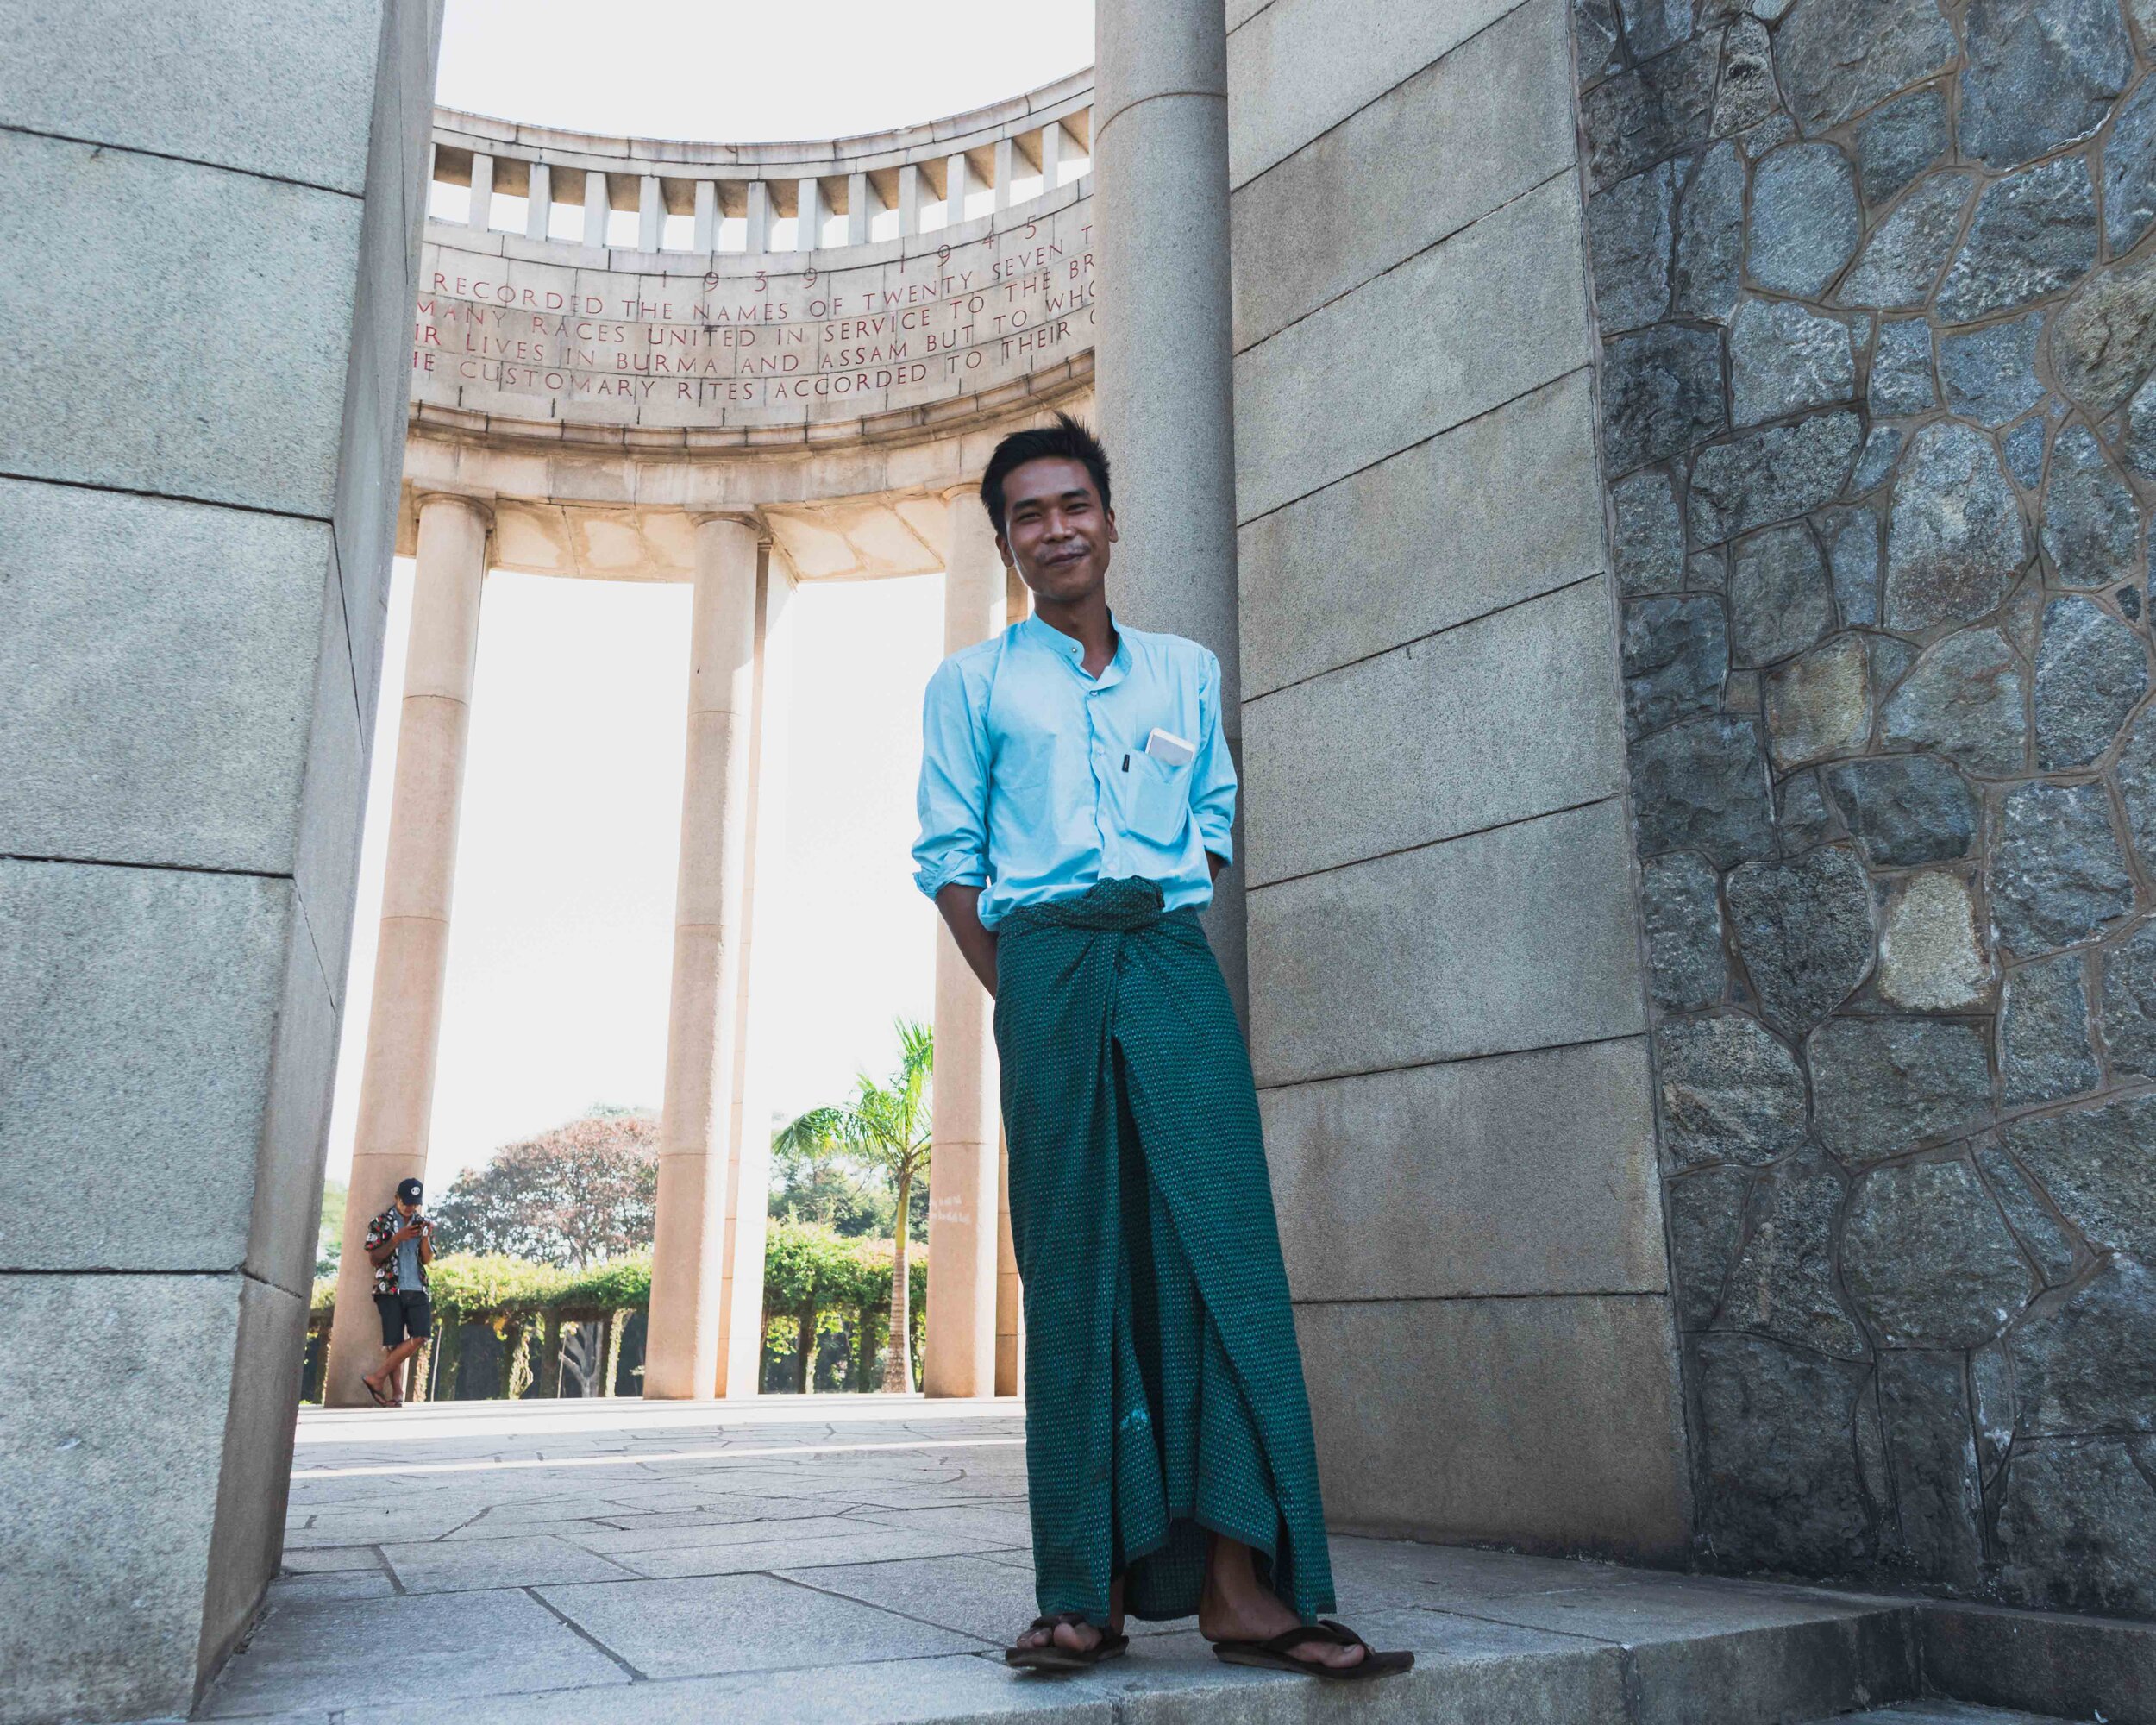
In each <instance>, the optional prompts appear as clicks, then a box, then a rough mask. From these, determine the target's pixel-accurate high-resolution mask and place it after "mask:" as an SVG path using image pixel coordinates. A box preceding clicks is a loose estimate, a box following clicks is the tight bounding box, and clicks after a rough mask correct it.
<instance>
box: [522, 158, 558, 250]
mask: <svg viewBox="0 0 2156 1725" xmlns="http://www.w3.org/2000/svg"><path fill="white" fill-rule="evenodd" d="M553 217H554V170H553V169H552V168H550V167H548V166H547V165H546V163H544V162H534V163H532V165H531V166H530V170H529V173H528V178H527V179H526V180H525V183H524V237H525V238H526V239H527V240H543V239H545V238H546V237H547V226H548V223H549V222H551V221H552V220H553Z"/></svg>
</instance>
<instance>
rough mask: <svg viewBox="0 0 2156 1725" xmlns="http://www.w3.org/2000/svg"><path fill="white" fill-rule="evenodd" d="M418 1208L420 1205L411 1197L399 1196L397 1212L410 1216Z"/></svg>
mask: <svg viewBox="0 0 2156 1725" xmlns="http://www.w3.org/2000/svg"><path fill="white" fill-rule="evenodd" d="M418 1208H419V1206H418V1205H417V1204H415V1203H413V1202H412V1201H411V1199H409V1198H399V1199H398V1201H397V1214H398V1215H400V1216H409V1215H411V1214H412V1213H413V1212H414V1211H416V1210H417V1209H418Z"/></svg>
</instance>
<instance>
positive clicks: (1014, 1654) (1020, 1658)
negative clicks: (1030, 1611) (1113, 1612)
mask: <svg viewBox="0 0 2156 1725" xmlns="http://www.w3.org/2000/svg"><path fill="white" fill-rule="evenodd" d="M1085 1621H1086V1614H1085V1613H1084V1612H1082V1611H1058V1612H1057V1613H1056V1615H1054V1616H1052V1617H1036V1618H1035V1619H1034V1620H1033V1621H1032V1622H1031V1623H1028V1624H1027V1625H1026V1626H1025V1627H1026V1628H1027V1629H1029V1630H1032V1629H1048V1630H1051V1631H1052V1630H1056V1629H1059V1628H1062V1626H1063V1625H1064V1624H1066V1623H1070V1624H1078V1623H1082V1622H1085ZM1096 1627H1098V1626H1096ZM1130 1646H1131V1638H1130V1637H1129V1636H1128V1635H1116V1634H1110V1633H1109V1632H1108V1631H1107V1630H1106V1629H1105V1628H1104V1629H1101V1631H1100V1640H1097V1641H1095V1642H1094V1644H1093V1645H1092V1646H1091V1647H1087V1648H1086V1649H1084V1650H1083V1651H1082V1652H1081V1651H1080V1650H1079V1649H1078V1648H1076V1647H1057V1646H1056V1643H1055V1642H1054V1641H1053V1640H1050V1641H1049V1642H1048V1643H1047V1644H1046V1645H1045V1646H1044V1647H1006V1648H1005V1649H1004V1650H1003V1663H1004V1664H1006V1665H1016V1666H1017V1667H1018V1669H1019V1670H1020V1671H1084V1670H1086V1669H1087V1667H1088V1666H1090V1665H1099V1664H1100V1661H1101V1660H1103V1659H1114V1658H1115V1657H1116V1656H1117V1655H1118V1654H1119V1653H1126V1652H1128V1651H1129V1649H1130Z"/></svg>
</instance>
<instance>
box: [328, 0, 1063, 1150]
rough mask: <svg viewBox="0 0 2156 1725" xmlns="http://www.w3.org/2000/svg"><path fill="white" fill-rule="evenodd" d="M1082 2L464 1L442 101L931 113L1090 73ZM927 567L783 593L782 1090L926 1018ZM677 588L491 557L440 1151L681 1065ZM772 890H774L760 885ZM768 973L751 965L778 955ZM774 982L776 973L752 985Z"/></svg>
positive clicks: (611, 113) (375, 870) (836, 119)
mask: <svg viewBox="0 0 2156 1725" xmlns="http://www.w3.org/2000/svg"><path fill="white" fill-rule="evenodd" d="M1092 50H1093V7H1092V4H1091V3H1090V0H1031V3H1029V4H1026V5H1025V6H1022V7H1021V6H1013V5H1012V4H1011V3H1010V0H912V3H911V4H902V5H894V4H891V3H885V4H882V5H868V4H864V3H860V0H822V3H820V4H819V5H818V6H817V7H816V8H815V9H814V11H813V14H812V21H811V22H808V23H807V24H806V27H805V28H804V19H803V15H802V14H801V13H800V12H799V10H798V9H789V8H787V7H783V6H774V5H768V4H755V5H748V4H741V3H735V0H717V3H713V0H703V3H699V4H695V5H690V4H686V3H672V0H622V3H616V4H614V5H611V6H608V7H605V8H599V7H595V6H593V5H592V4H591V3H590V0H579V3H570V0H449V7H448V19H447V21H446V22H445V24H444V26H443V29H442V72H441V80H440V84H439V85H438V94H439V96H440V99H441V100H442V102H443V103H447V104H448V105H449V106H452V107H456V108H463V109H468V110H475V111H478V112H480V113H486V114H493V115H498V116H504V117H507V118H511V119H521V120H531V121H536V122H547V123H551V124H556V125H562V126H568V127H574V128H580V129H586V130H592V131H601V132H622V133H634V134H637V135H645V136H662V137H676V138H702V139H722V140H745V139H756V138H804V137H815V136H823V135H839V134H843V133H848V132H860V131H870V130H874V129H879V128H881V127H885V126H891V125H899V124H904V123H906V122H912V121H917V120H928V119H933V118H935V117H937V116H940V115H943V114H947V113H951V112H955V111H957V110H962V109H965V108H968V107H972V106H976V105H978V104H980V103H987V102H992V101H995V100H998V99H1000V97H1005V96H1009V95H1014V94H1016V93H1018V91H1024V90H1028V89H1031V88H1033V87H1034V86H1036V85H1041V84H1044V83H1046V82H1048V81H1049V80H1050V79H1052V78H1058V77H1060V76H1062V74H1063V73H1065V72H1072V71H1075V70H1076V69H1077V68H1079V67H1080V66H1085V65H1087V64H1088V63H1089V62H1090V61H1091V60H1092V57H1093V53H1092ZM942 588H943V584H942V581H941V580H940V579H937V578H934V577H931V578H929V579H926V580H904V581H882V582H871V583H864V584H861V585H849V586H806V587H805V588H803V589H802V590H801V593H799V596H798V598H797V599H796V601H795V604H796V607H797V610H796V616H797V618H798V622H797V624H796V643H797V645H796V654H797V659H796V668H795V679H794V681H795V697H794V703H793V714H792V723H793V742H792V756H793V773H792V784H791V786H790V787H789V800H790V805H791V812H790V818H789V820H788V822H787V869H786V878H785V879H784V881H782V882H780V894H781V904H780V908H779V917H780V921H779V924H778V931H779V937H780V938H779V943H778V944H779V946H780V952H779V953H778V954H777V955H775V957H777V958H778V960H779V962H778V963H775V964H774V963H770V962H769V960H768V958H767V957H766V955H765V954H764V953H763V952H762V951H761V950H759V953H758V957H759V959H760V960H765V964H764V965H760V968H759V973H758V988H759V991H760V998H767V999H769V1000H772V1001H773V1003H774V1006H775V1009H776V1010H777V1011H778V1012H779V1013H780V1014H781V1024H782V1026H783V1033H782V1037H781V1045H782V1053H781V1055H780V1063H779V1065H778V1067H777V1068H776V1069H774V1071H773V1072H772V1073H771V1074H770V1075H769V1077H770V1080H771V1085H772V1099H773V1103H774V1107H778V1108H780V1109H781V1110H783V1111H785V1112H787V1113H793V1112H796V1111H798V1110H799V1109H802V1108H805V1107H811V1106H812V1105H814V1104H816V1103H818V1102H822V1101H831V1100H836V1099H837V1096H838V1095H841V1094H843V1091H844V1090H845V1089H846V1088H847V1087H848V1085H849V1082H850V1080H851V1077H852V1075H853V1074H854V1072H855V1071H856V1069H859V1068H862V1067H864V1066H865V1067H867V1068H868V1069H869V1070H871V1071H874V1072H877V1073H881V1072H882V1071H884V1070H885V1069H887V1067H888V1066H889V1065H890V1064H891V1063H892V1060H893V1055H894V1044H893V1038H892V1035H891V1029H890V1026H891V1020H892V1019H893V1016H895V1015H896V1014H898V1013H906V1014H909V1015H911V1016H914V1017H919V1018H926V1017H928V1016H929V1014H930V1012H931V1003H932V1000H933V994H934V987H933V975H932V966H933V962H934V961H933V954H934V944H933V941H934V920H933V919H934V912H933V911H932V909H931V907H930V906H929V905H928V903H927V901H926V900H924V899H922V898H921V897H920V896H919V894H918V893H916V892H915V891H914V889H913V886H912V878H911V874H910V869H911V862H910V859H909V858H908V856H907V855H906V852H907V850H908V847H909V846H910V845H911V844H912V838H913V831H914V822H913V780H914V775H915V772H916V770H917V768H918V764H919V750H920V743H919V717H918V703H919V697H920V689H921V686H922V684H923V682H924V681H925V680H926V678H927V676H928V674H929V672H930V671H931V669H932V668H934V666H935V663H936V661H937V656H938V655H939V653H940V651H941V643H942V638H943V594H942ZM688 599H689V594H688V589H687V587H686V586H645V585H632V584H628V583H617V582H599V581H572V580H549V579H547V578H544V577H540V576H530V575H516V574H494V575H491V576H489V577H488V580H487V587H486V598H485V600H484V602H483V605H482V607H481V612H480V629H479V673H478V680H477V683H476V685H475V687H474V689H473V715H472V735H471V743H470V745H469V754H468V756H467V763H466V775H465V789H464V809H463V818H462V822H461V830H460V837H459V842H458V855H457V875H456V897H455V901H454V906H453V909H452V912H451V933H450V945H449V975H448V994H447V997H446V1000H445V1001H444V1009H443V1022H442V1051H441V1060H440V1066H439V1069H438V1075H437V1078H436V1086H435V1104H434V1122H433V1132H432V1150H431V1157H430V1162H429V1176H430V1177H431V1178H432V1180H433V1182H434V1184H435V1189H436V1191H439V1190H441V1189H442V1187H443V1186H444V1185H446V1183H447V1182H448V1180H449V1179H450V1177H451V1176H454V1174H455V1173H456V1172H457V1171H458V1170H460V1169H462V1168H465V1167H468V1166H471V1165H472V1164H475V1163H478V1162H480V1161H483V1160H485V1159H486V1157H487V1156H488V1155H489V1154H490V1153H491V1152H492V1151H493V1150H494V1149H495V1148H496V1147H498V1145H503V1144H506V1143H510V1142H512V1141H514V1140H515V1139H517V1138H521V1137H526V1136H529V1135H530V1134H531V1133H533V1132H537V1131H539V1130H541V1129H542V1128H544V1127H546V1126H550V1125H553V1124H555V1123H556V1122H558V1121H561V1120H567V1119H570V1118H572V1117H573V1116H574V1115H576V1114H579V1113H582V1112H583V1111H584V1110H585V1109H586V1108H587V1107H590V1106H591V1105H592V1103H594V1102H612V1103H619V1104H624V1105H630V1106H638V1105H642V1106H649V1107H657V1106H658V1105H659V1103H660V1101H661V1095H662V1090H663V1072H664V1066H665V1058H666V1010H667V978H668V975H669V972H670V969H671V965H672V950H673V948H672V943H673V923H674V869H675V862H676V847H677V845H678V844H679V840H680V797H681V764H682V733H683V724H684V718H685V714H686V699H687V664H688V660H687V630H688V614H689V606H688ZM410 622H411V568H410V566H409V565H408V564H406V563H404V562H402V561H399V563H398V566H397V568H396V573H395V579H394V583H393V586H392V594H391V605H390V617H389V624H388V640H387V644H386V650H385V655H384V662H383V666H382V699H381V707H380V713H381V718H380V728H379V732H378V735H377V740H376V743H375V750H374V766H373V782H372V786H371V788H370V791H369V795H368V801H367V833H366V838H365V841H364V845H363V848H362V852H361V858H360V887H359V902H358V910H357V913H356V915H355V917H354V931H353V944H352V967H351V980H350V983H349V987H348V1003H347V1009H346V1014H345V1026H344V1043H343V1048H342V1057H341V1060H340V1063H339V1068H338V1074H337V1094H336V1105H335V1113H334V1114H333V1117H332V1120H331V1123H330V1133H329V1173H330V1175H331V1176H332V1177H333V1178H335V1179H340V1180H342V1179H343V1178H344V1177H345V1176H346V1174H347V1172H348V1169H349V1167H350V1164H351V1154H352V1132H353V1125H354V1114H355V1113H356V1110H357V1102H358V1090H359V1078H360V1062H361V1058H362V1056H363V1054H364V1051H365V1048H366V1040H367V1017H368V1007H369V1001H370V996H371V992H372V984H373V963H374V945H375V934H376V926H377V924H378V921H379V917H380V913H381V897H382V866H383V852H384V849H385V844H386V842H387V837H388V822H389V804H390V787H391V785H392V781H393V775H394V769H395V764H396V753H397V734H396V726H397V715H398V706H399V701H400V698H401V695H402V691H403V686H404V646H405V632H406V630H407V629H408V628H409V627H410ZM760 890H761V885H760ZM767 966H768V968H766V967H767ZM767 982H768V985H769V986H770V987H771V988H772V990H773V994H771V995H770V996H768V997H765V996H762V995H761V989H762V988H763V987H764V986H765V985H766V984H767Z"/></svg>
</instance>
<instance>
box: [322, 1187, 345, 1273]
mask: <svg viewBox="0 0 2156 1725" xmlns="http://www.w3.org/2000/svg"><path fill="white" fill-rule="evenodd" d="M345 1191H346V1188H345V1183H344V1182H343V1181H342V1180H325V1181H323V1182H322V1227H321V1230H320V1232H319V1233H317V1234H316V1236H315V1274H316V1275H317V1276H335V1274H336V1273H337V1264H338V1261H339V1260H340V1259H341V1258H343V1256H344V1198H345Z"/></svg>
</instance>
